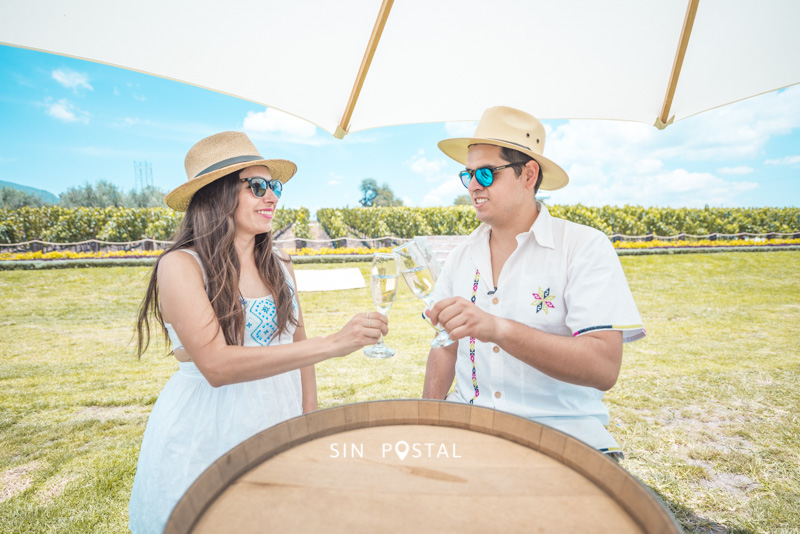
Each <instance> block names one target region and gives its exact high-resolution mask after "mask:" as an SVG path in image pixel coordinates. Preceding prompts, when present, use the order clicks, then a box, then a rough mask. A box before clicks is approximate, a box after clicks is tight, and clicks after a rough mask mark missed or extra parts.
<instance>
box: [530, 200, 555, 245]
mask: <svg viewBox="0 0 800 534" xmlns="http://www.w3.org/2000/svg"><path fill="white" fill-rule="evenodd" d="M536 206H537V207H538V208H539V215H538V216H537V217H536V220H535V221H534V222H533V225H532V226H531V229H530V232H531V233H532V234H533V237H534V239H536V242H537V243H539V244H540V245H541V246H543V247H546V248H551V249H554V248H556V246H555V242H554V241H553V217H552V215H550V212H549V211H548V210H547V206H545V205H544V204H542V203H541V202H536Z"/></svg>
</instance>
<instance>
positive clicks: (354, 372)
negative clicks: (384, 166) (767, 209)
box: [0, 252, 800, 533]
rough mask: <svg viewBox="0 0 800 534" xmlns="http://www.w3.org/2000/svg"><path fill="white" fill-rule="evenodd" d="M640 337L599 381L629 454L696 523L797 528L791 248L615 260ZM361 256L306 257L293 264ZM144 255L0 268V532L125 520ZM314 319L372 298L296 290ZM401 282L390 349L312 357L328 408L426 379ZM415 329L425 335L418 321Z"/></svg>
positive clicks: (797, 397) (161, 379)
mask: <svg viewBox="0 0 800 534" xmlns="http://www.w3.org/2000/svg"><path fill="white" fill-rule="evenodd" d="M622 263H623V266H624V267H625V271H626V273H627V275H628V280H629V282H630V284H631V289H632V290H633V293H634V296H635V297H636V300H637V303H638V305H639V309H640V311H641V314H642V317H643V318H644V321H645V325H646V327H647V330H648V336H647V337H646V338H645V339H644V340H642V341H638V342H636V343H633V344H631V345H629V346H627V347H626V349H625V357H624V361H623V368H622V375H621V376H620V379H619V382H618V383H617V385H616V386H615V387H614V388H613V389H612V390H611V391H610V392H609V394H608V395H607V396H606V399H607V403H608V405H609V407H610V409H611V417H612V429H611V430H612V432H613V434H614V435H615V436H616V437H617V438H618V440H619V441H620V443H621V444H622V446H623V447H624V449H625V451H626V455H627V459H626V460H625V462H624V463H623V465H624V467H625V468H626V469H628V470H629V471H630V472H631V473H632V474H633V475H635V476H636V477H638V478H639V479H640V480H642V481H643V482H644V483H646V484H647V485H648V486H650V487H651V488H652V489H653V490H654V491H656V492H657V493H658V494H660V495H661V497H662V498H663V499H664V500H665V501H666V502H667V503H668V505H669V506H670V507H671V508H672V510H673V511H674V512H675V513H676V515H677V517H678V519H679V520H680V521H681V523H682V524H683V525H684V527H685V528H686V530H687V531H690V532H725V531H730V532H759V533H760V532H764V533H767V532H769V533H774V532H785V533H788V532H800V528H799V527H798V525H800V467H798V466H800V415H799V414H800V387H798V386H800V381H799V380H798V377H799V376H800V348H798V345H800V343H798V341H799V340H800V282H798V273H800V252H772V253H758V252H752V253H720V254H707V255H706V254H690V255H681V256H666V255H665V256H641V257H639V256H626V257H623V258H622ZM348 266H356V267H359V268H361V269H362V271H364V272H366V271H367V270H368V268H369V264H368V263H356V264H352V265H342V264H337V265H332V266H322V265H302V266H298V268H303V269H311V268H339V267H348ZM148 276H149V269H148V268H139V267H112V268H94V269H64V270H50V271H35V272H34V271H2V272H0V297H2V298H0V310H1V312H2V313H1V314H0V325H1V326H0V328H2V330H0V333H1V335H0V532H4V533H5V532H9V533H15V532H74V533H83V532H126V531H127V502H128V496H129V494H130V489H131V484H132V483H133V475H134V472H135V467H136V458H137V454H138V450H139V444H140V442H141V437H142V432H143V431H144V426H145V423H146V421H147V415H148V413H149V411H150V408H151V407H152V404H153V402H155V399H156V397H157V395H158V392H159V391H160V389H161V388H162V387H163V385H164V384H165V383H166V381H167V379H168V378H169V376H170V375H171V374H172V373H173V372H174V371H175V370H176V369H177V364H176V363H175V362H174V360H173V359H172V358H171V357H163V354H164V348H163V346H161V345H157V346H156V347H154V348H151V350H150V351H149V352H148V354H146V355H145V357H144V358H143V359H142V360H141V361H139V360H137V359H136V357H135V356H134V355H133V347H132V345H130V344H129V342H130V340H131V334H132V326H133V322H134V317H135V313H136V308H137V306H138V303H139V300H140V298H141V296H142V294H143V291H144V287H145V283H146V280H147V277H148ZM301 303H302V306H303V309H304V313H305V317H306V323H307V327H308V331H309V333H310V335H322V334H327V333H331V332H333V331H335V330H336V329H337V328H338V327H339V326H340V325H341V324H343V323H344V322H345V320H346V319H347V318H348V317H349V316H350V315H351V314H352V313H353V312H355V311H359V310H363V311H367V310H369V309H371V305H370V299H369V295H368V292H367V290H366V289H362V290H350V291H332V292H324V293H303V294H301ZM420 309H421V303H420V302H419V301H418V300H416V299H414V298H413V297H412V296H411V294H410V292H409V291H408V290H407V289H406V288H405V287H403V288H402V289H401V292H400V293H399V295H398V300H397V302H396V303H395V306H394V307H393V308H392V310H391V311H390V313H389V317H390V327H391V332H390V334H389V336H388V337H387V338H386V343H387V344H388V345H390V346H391V347H393V348H395V349H397V350H398V355H397V356H395V357H394V358H392V359H390V360H384V361H374V360H369V359H367V358H365V357H363V355H361V354H360V353H359V354H353V355H351V356H348V357H346V358H343V359H338V360H335V361H329V362H325V363H323V364H321V365H319V366H318V369H317V374H318V385H319V396H320V405H321V407H329V406H334V405H337V404H342V403H348V402H356V401H364V400H373V399H384V398H397V397H418V396H419V394H420V392H421V390H422V381H423V378H424V368H425V359H426V356H427V352H428V348H427V343H428V340H429V337H430V334H432V332H433V331H432V330H430V328H429V327H427V326H425V325H424V324H422V321H421V319H419V318H418V314H419V311H420ZM423 331H424V332H425V335H424V336H423V337H424V338H423V337H420V335H419V333H420V332H423Z"/></svg>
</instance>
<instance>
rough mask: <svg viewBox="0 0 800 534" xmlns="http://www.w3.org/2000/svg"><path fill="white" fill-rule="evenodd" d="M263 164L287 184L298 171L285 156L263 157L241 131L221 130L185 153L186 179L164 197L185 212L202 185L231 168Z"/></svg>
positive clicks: (273, 176) (221, 175)
mask: <svg viewBox="0 0 800 534" xmlns="http://www.w3.org/2000/svg"><path fill="white" fill-rule="evenodd" d="M253 165H265V166H266V167H267V168H269V173H270V175H271V176H272V178H273V179H275V180H278V181H280V182H281V183H284V184H285V183H286V182H288V181H289V178H291V177H292V176H294V173H295V172H297V165H295V164H294V163H292V162H291V161H288V160H285V159H264V158H263V157H262V156H261V154H259V153H258V150H257V149H256V147H255V145H254V144H253V142H252V141H250V138H248V137H247V135H245V134H243V133H242V132H222V133H218V134H216V135H212V136H211V137H206V138H205V139H203V140H202V141H199V142H198V143H197V144H195V145H194V146H193V147H192V148H191V149H189V153H188V154H186V161H184V166H185V167H186V178H187V180H188V181H187V182H186V183H185V184H183V185H181V186H180V187H177V188H175V189H173V190H172V191H170V192H169V193H168V194H167V196H166V197H165V198H164V201H165V202H166V203H167V206H169V207H170V208H172V209H174V210H177V211H186V208H188V207H189V202H191V200H192V196H193V195H194V194H195V193H196V192H197V191H198V190H199V189H200V188H201V187H203V186H205V185H208V184H210V183H211V182H213V181H214V180H216V179H217V178H222V177H223V176H226V175H228V174H230V173H232V172H234V171H238V170H241V169H244V168H245V167H252V166H253Z"/></svg>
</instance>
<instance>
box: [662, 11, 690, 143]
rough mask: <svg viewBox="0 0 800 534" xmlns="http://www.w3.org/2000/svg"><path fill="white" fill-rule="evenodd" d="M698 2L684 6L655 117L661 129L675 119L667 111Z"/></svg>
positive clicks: (676, 83) (670, 104) (675, 86)
mask: <svg viewBox="0 0 800 534" xmlns="http://www.w3.org/2000/svg"><path fill="white" fill-rule="evenodd" d="M699 3H700V0H690V1H689V5H688V6H687V7H686V17H685V18H684V19H683V29H682V30H681V39H680V41H679V42H678V50H677V52H675V61H674V62H673V63H672V72H671V73H670V75H669V85H668V86H667V94H666V96H665V97H664V104H663V105H662V106H661V113H660V114H659V115H658V117H656V123H655V127H656V128H658V129H659V130H663V129H664V128H666V127H667V126H669V125H670V124H672V121H674V120H675V116H674V115H673V116H672V117H671V118H670V117H669V111H670V108H671V107H672V99H673V97H674V96H675V89H676V88H677V87H678V78H679V77H680V75H681V69H682V68H683V58H684V57H685V56H686V48H687V47H688V46H689V37H690V36H691V35H692V26H694V17H695V15H697V6H698V4H699ZM667 119H669V120H667Z"/></svg>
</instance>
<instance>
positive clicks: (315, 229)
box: [275, 221, 331, 248]
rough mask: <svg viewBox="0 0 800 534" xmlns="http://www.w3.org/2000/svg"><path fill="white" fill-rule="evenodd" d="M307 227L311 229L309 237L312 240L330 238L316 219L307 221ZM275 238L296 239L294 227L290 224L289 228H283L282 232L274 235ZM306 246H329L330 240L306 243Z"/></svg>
mask: <svg viewBox="0 0 800 534" xmlns="http://www.w3.org/2000/svg"><path fill="white" fill-rule="evenodd" d="M308 229H309V230H311V239H312V240H315V241H321V240H330V236H329V235H328V234H327V232H325V229H324V228H323V227H322V225H321V224H320V223H318V222H316V221H311V222H309V223H308ZM275 239H277V240H280V241H284V240H289V239H297V236H296V235H295V233H294V228H293V227H292V226H290V227H289V228H287V229H286V230H284V231H283V232H281V233H280V234H278V235H277V236H275ZM284 246H286V245H284ZM306 246H308V247H309V248H321V247H329V246H331V243H330V242H327V243H307V245H306Z"/></svg>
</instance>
